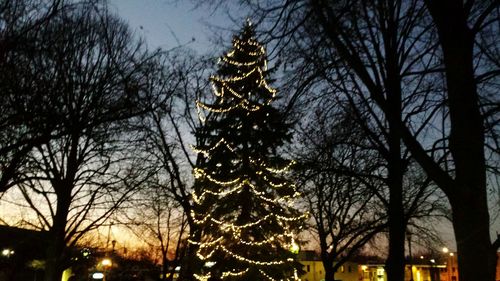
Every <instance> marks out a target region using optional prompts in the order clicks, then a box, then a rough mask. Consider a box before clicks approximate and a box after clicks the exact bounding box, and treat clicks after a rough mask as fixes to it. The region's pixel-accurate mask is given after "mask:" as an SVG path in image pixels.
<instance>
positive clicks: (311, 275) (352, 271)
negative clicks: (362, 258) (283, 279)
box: [299, 251, 359, 281]
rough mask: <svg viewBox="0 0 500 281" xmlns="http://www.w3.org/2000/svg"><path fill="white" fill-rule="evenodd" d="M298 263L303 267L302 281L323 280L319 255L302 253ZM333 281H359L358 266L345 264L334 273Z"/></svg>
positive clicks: (323, 272) (322, 268)
mask: <svg viewBox="0 0 500 281" xmlns="http://www.w3.org/2000/svg"><path fill="white" fill-rule="evenodd" d="M299 260H300V263H301V264H302V265H303V266H304V267H303V268H302V269H303V270H304V272H305V273H304V274H303V275H302V276H300V279H301V280H302V281H322V280H324V279H325V268H324V266H323V262H322V261H321V258H320V257H319V255H318V254H317V253H316V252H314V251H303V252H301V253H300V254H299ZM335 280H339V281H359V274H358V264H357V263H354V262H346V263H344V264H342V265H341V266H340V267H339V268H338V270H337V271H336V272H335Z"/></svg>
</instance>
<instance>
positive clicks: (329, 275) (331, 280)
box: [325, 264, 335, 281]
mask: <svg viewBox="0 0 500 281" xmlns="http://www.w3.org/2000/svg"><path fill="white" fill-rule="evenodd" d="M325 281H335V270H334V269H333V266H332V265H331V264H330V265H326V266H325Z"/></svg>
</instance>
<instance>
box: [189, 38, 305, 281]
mask: <svg viewBox="0 0 500 281" xmlns="http://www.w3.org/2000/svg"><path fill="white" fill-rule="evenodd" d="M233 47H234V48H233V50H232V51H230V52H228V53H227V54H226V55H225V56H223V57H221V58H220V60H219V63H221V64H223V65H226V66H232V67H234V68H236V69H235V71H234V75H232V76H226V75H225V76H223V77H217V76H211V77H210V80H211V82H212V91H213V93H214V95H215V97H216V100H215V102H214V103H212V104H208V103H205V102H201V101H199V100H197V101H196V108H197V112H198V116H199V117H200V118H203V119H200V120H202V122H205V116H208V114H202V112H203V111H208V112H212V113H214V117H217V115H216V114H220V115H222V114H227V113H228V112H231V111H234V110H237V111H236V112H235V113H236V114H241V112H245V111H246V112H247V116H248V115H250V114H252V112H257V111H259V110H262V109H263V108H266V107H267V106H269V105H270V104H271V102H273V101H274V100H275V96H276V94H277V90H276V89H273V88H272V87H270V86H269V85H268V84H267V81H266V79H265V76H266V75H267V73H266V72H267V59H266V53H265V49H264V47H263V46H262V45H261V44H260V43H259V42H257V40H256V39H255V38H250V39H248V40H240V39H235V40H233ZM242 53H243V54H244V55H245V56H241V54H242ZM222 116H223V115H222ZM266 116H269V113H268V114H267V115H266ZM234 127H237V128H235V129H237V130H241V129H242V126H241V125H240V126H236V125H235V126H234ZM253 129H258V127H256V126H254V127H253ZM239 147H240V146H238V145H236V144H232V143H231V142H228V141H227V140H225V139H224V138H221V139H220V140H219V141H217V142H216V143H215V144H213V145H211V146H210V147H203V148H201V147H194V148H193V150H194V151H195V152H196V153H199V154H201V155H203V157H204V158H205V159H206V160H210V158H211V157H212V155H214V154H217V155H224V154H227V153H228V154H232V158H238V157H240V155H239V153H241V151H240V150H241V148H239ZM243 155H244V154H243ZM246 160H247V162H246V163H247V165H248V164H250V165H249V166H246V165H242V164H240V163H241V160H240V161H236V160H235V159H231V160H230V161H222V162H219V163H217V162H215V163H214V162H212V164H210V165H214V164H215V167H217V169H214V170H213V171H211V170H205V169H203V168H201V167H198V168H195V169H194V170H193V174H194V176H195V178H196V179H197V180H198V181H199V182H200V184H201V185H205V186H203V187H202V188H200V189H196V191H195V192H194V193H193V196H192V198H193V201H194V202H195V203H196V204H197V205H198V206H207V207H208V208H209V209H210V211H207V212H206V213H200V214H197V213H196V212H194V211H191V218H192V219H193V221H194V223H195V224H197V225H203V226H204V227H206V228H207V229H210V228H213V229H216V230H218V231H216V233H219V234H220V236H218V237H211V236H208V237H209V239H208V240H206V241H193V240H188V241H189V243H191V244H194V245H197V246H198V251H197V253H196V255H197V257H198V258H199V259H200V260H203V261H210V260H211V259H212V260H213V257H214V255H215V253H218V254H217V256H219V254H221V255H223V256H226V257H228V258H232V259H234V260H236V261H239V262H242V263H243V264H245V263H246V264H248V265H251V267H252V268H253V267H264V268H266V269H267V268H270V267H272V266H277V265H283V264H290V263H292V262H293V261H294V259H293V258H282V259H280V260H272V261H268V260H266V258H270V257H268V256H266V257H261V258H255V257H252V258H250V257H247V256H245V255H246V254H245V253H237V251H236V252H235V251H234V249H233V248H232V246H231V247H229V246H227V245H241V246H244V247H249V248H255V250H256V251H261V250H269V249H272V248H284V249H286V248H287V247H290V246H298V244H296V242H295V240H294V235H293V233H292V231H291V226H292V225H294V224H295V222H298V221H303V220H304V219H305V218H306V217H307V216H308V214H300V215H293V214H289V213H288V209H287V208H292V207H293V204H294V199H295V198H296V197H298V196H300V193H299V192H297V190H296V186H295V185H293V184H290V183H289V182H288V181H286V180H284V178H283V175H282V174H285V173H287V172H288V171H289V170H290V168H291V166H292V165H293V164H294V162H293V161H290V162H287V163H286V164H284V163H283V164H284V166H283V164H282V165H277V166H275V165H268V164H266V163H265V161H262V160H261V159H252V158H250V159H246ZM243 167H246V169H249V168H250V169H251V171H252V172H253V173H254V174H246V172H247V171H243V173H241V172H242V171H241V169H242V168H243ZM219 169H221V170H219ZM220 171H225V174H223V176H222V174H220ZM236 174H238V175H239V176H237V177H234V175H236ZM255 177H257V179H256V178H255ZM243 191H245V192H249V193H243ZM283 191H285V192H286V193H285V194H281V193H282V192H283ZM278 193H280V194H281V195H278ZM237 194H240V195H241V194H245V195H244V196H247V195H246V194H248V196H251V198H252V199H251V200H255V201H254V202H256V203H257V204H261V205H262V206H269V208H265V207H263V209H262V210H263V212H262V213H260V214H253V213H252V215H251V216H252V219H250V220H246V221H245V222H244V223H242V222H238V223H237V222H236V217H237V216H236V215H235V214H236V213H237V212H238V210H234V212H231V211H230V212H229V213H227V215H225V216H226V217H222V218H221V217H219V216H218V215H217V212H216V211H215V210H217V209H216V208H217V207H216V208H215V209H214V208H211V207H210V205H209V204H214V203H213V202H220V200H225V202H229V201H230V200H233V199H232V198H234V196H239V195H237ZM249 200H250V198H249ZM259 200H261V201H259ZM268 209H271V210H274V211H270V210H268ZM228 218H232V220H231V219H228ZM269 224H273V225H276V226H277V227H278V228H281V232H280V233H274V234H271V235H268V234H266V237H259V238H258V239H257V238H256V237H255V236H251V237H252V238H248V237H247V234H246V233H249V231H250V232H253V231H255V230H258V229H259V228H260V227H262V226H264V225H269ZM246 238H248V239H246ZM261 259H263V260H261ZM243 268H245V267H244V266H243V267H242V266H241V264H240V265H239V266H237V268H234V269H231V268H224V269H223V271H222V272H219V273H218V276H215V277H217V278H220V279H231V280H232V278H235V277H241V276H244V275H245V274H246V273H248V271H249V268H246V269H243ZM259 271H260V273H261V274H262V275H263V276H264V277H265V278H266V279H268V280H275V279H273V278H272V277H271V276H270V275H269V274H267V273H266V271H264V270H263V269H259ZM295 272H296V271H295ZM295 275H296V273H295ZM195 277H196V279H197V280H200V281H205V280H208V279H209V278H211V277H212V276H211V274H210V273H208V274H205V275H195ZM285 280H291V279H289V278H286V279H280V281H285ZM293 280H298V279H297V277H296V276H295V278H294V279H293Z"/></svg>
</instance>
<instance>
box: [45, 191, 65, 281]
mask: <svg viewBox="0 0 500 281" xmlns="http://www.w3.org/2000/svg"><path fill="white" fill-rule="evenodd" d="M69 190H70V191H69V192H71V189H69ZM64 193H65V195H63V196H59V198H58V200H57V209H56V215H55V216H54V222H53V225H52V229H51V230H50V232H49V239H50V241H48V244H47V250H46V264H45V273H44V281H59V280H61V276H62V272H63V271H64V268H63V264H64V251H65V248H66V243H65V238H66V223H67V217H68V211H69V205H70V202H71V201H70V194H71V193H68V192H67V191H65V192H64Z"/></svg>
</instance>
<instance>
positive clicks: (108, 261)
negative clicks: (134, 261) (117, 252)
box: [101, 258, 113, 267]
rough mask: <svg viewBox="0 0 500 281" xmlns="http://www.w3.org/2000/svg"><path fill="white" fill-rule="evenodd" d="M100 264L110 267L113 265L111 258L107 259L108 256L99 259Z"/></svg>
mask: <svg viewBox="0 0 500 281" xmlns="http://www.w3.org/2000/svg"><path fill="white" fill-rule="evenodd" d="M101 264H102V266H104V267H110V266H111V265H113V263H112V262H111V259H108V258H105V259H103V260H102V261H101Z"/></svg>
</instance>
